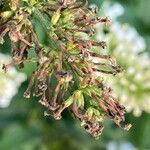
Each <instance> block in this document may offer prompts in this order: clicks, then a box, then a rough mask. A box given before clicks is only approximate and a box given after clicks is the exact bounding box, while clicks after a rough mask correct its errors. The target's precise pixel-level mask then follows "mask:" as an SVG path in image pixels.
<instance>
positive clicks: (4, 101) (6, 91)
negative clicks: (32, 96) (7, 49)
mask: <svg viewBox="0 0 150 150" xmlns="http://www.w3.org/2000/svg"><path fill="white" fill-rule="evenodd" d="M10 62H11V57H10V56H8V55H5V54H2V53H0V107H1V108H5V107H8V106H9V104H10V102H11V99H12V97H13V96H14V95H15V94H16V93H17V92H18V88H19V86H20V85H21V83H22V82H23V81H25V80H26V75H25V74H23V73H19V72H18V71H17V70H16V69H15V68H14V67H10V68H9V69H8V71H7V72H6V73H5V72H4V70H2V66H3V64H8V63H10Z"/></svg>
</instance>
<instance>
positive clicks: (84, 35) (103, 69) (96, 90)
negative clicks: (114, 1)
mask: <svg viewBox="0 0 150 150" xmlns="http://www.w3.org/2000/svg"><path fill="white" fill-rule="evenodd" d="M6 3H8V2H6ZM0 5H1V7H2V11H1V12H0V17H1V18H0V43H1V44H3V43H4V39H3V37H4V36H5V35H6V34H8V36H9V38H10V41H11V47H12V50H11V53H12V56H13V61H12V62H11V63H10V64H5V65H3V69H4V70H5V71H7V69H9V66H11V65H17V66H19V67H20V68H21V67H23V66H24V63H25V62H27V61H29V62H30V61H32V58H31V57H29V55H28V53H29V51H31V50H34V52H35V54H36V59H34V60H33V62H35V63H36V69H35V70H34V72H33V74H32V77H31V80H30V82H29V85H28V88H27V90H26V91H25V93H24V96H25V97H26V98H30V95H31V94H33V96H37V97H39V102H40V103H41V104H42V105H43V106H45V107H46V109H47V110H46V111H45V112H44V115H45V116H52V117H54V119H56V120H59V119H61V117H62V116H61V113H62V112H63V110H64V109H66V108H68V110H69V111H70V112H71V114H72V115H73V116H74V118H76V119H78V120H79V121H80V122H81V126H83V127H84V128H85V130H86V131H87V132H88V133H90V134H91V135H92V136H93V137H95V138H98V137H99V136H100V134H101V133H102V130H103V128H104V126H103V120H104V118H105V117H106V116H108V117H109V118H110V119H112V120H113V121H114V122H115V123H116V124H117V125H118V126H119V127H121V128H123V129H125V130H128V129H129V128H130V127H131V125H130V124H127V125H123V124H122V122H124V120H125V117H124V114H125V112H126V111H125V107H124V106H122V105H120V104H119V102H118V101H117V100H116V99H115V98H114V97H113V96H112V90H111V88H110V87H107V85H106V84H105V83H104V80H103V78H102V76H101V75H102V74H103V75H104V74H110V75H116V74H118V73H120V72H122V69H121V68H120V67H119V66H117V64H116V61H115V59H114V58H113V57H112V56H111V55H106V54H101V52H97V51H94V47H96V48H97V47H99V49H101V50H102V49H105V48H106V43H105V42H104V41H100V42H99V41H95V40H94V34H95V31H94V26H95V25H96V24H98V23H100V24H109V23H110V20H109V19H108V18H107V17H106V18H103V17H98V16H97V8H95V7H91V8H89V6H88V2H87V0H20V1H19V0H9V5H7V7H6V4H5V2H4V1H3V2H2V3H0ZM36 21H38V22H39V23H40V24H41V25H42V27H43V31H44V32H45V33H46V38H47V39H48V40H47V41H48V43H47V44H44V43H42V42H41V41H40V39H39V37H38V36H39V33H38V32H37V30H35V27H36V23H35V22H36ZM94 60H97V61H96V62H95V61H94Z"/></svg>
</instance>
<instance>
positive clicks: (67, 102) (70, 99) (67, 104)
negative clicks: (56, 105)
mask: <svg viewBox="0 0 150 150" xmlns="http://www.w3.org/2000/svg"><path fill="white" fill-rule="evenodd" d="M72 103H73V97H72V96H70V97H69V98H68V99H67V100H65V102H64V105H65V108H66V107H69V106H70V105H71V104H72Z"/></svg>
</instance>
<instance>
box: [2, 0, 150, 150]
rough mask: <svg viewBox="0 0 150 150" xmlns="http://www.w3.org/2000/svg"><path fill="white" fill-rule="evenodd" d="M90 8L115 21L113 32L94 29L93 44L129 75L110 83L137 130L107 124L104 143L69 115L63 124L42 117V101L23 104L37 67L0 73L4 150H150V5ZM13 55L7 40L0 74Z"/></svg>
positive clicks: (114, 0)
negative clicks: (100, 42)
mask: <svg viewBox="0 0 150 150" xmlns="http://www.w3.org/2000/svg"><path fill="white" fill-rule="evenodd" d="M89 3H90V4H91V5H93V4H94V5H97V6H98V7H99V8H100V11H99V15H100V16H107V17H110V18H111V19H112V25H111V26H109V27H108V26H105V27H102V26H96V27H95V28H96V30H97V35H96V37H95V38H97V39H98V40H101V39H103V40H104V39H105V40H106V42H108V49H109V50H110V53H112V55H114V57H116V58H117V61H118V63H119V64H120V65H121V66H123V68H124V69H125V73H124V74H123V75H121V76H118V77H115V79H114V77H113V78H111V77H106V78H109V80H110V83H109V84H110V85H111V86H113V87H114V88H113V90H114V94H115V95H116V96H118V98H119V99H120V102H121V103H122V104H124V105H125V106H126V107H127V111H128V114H127V116H126V117H127V122H131V123H132V125H133V127H132V128H131V130H130V131H128V132H125V131H123V130H121V129H120V128H117V127H116V126H115V125H114V124H113V123H112V122H111V121H109V120H108V121H106V122H105V124H106V125H105V130H104V132H103V134H102V135H101V137H100V139H99V140H95V139H93V138H92V137H91V136H90V135H89V134H87V133H86V132H85V130H84V129H82V128H81V127H80V124H79V123H78V122H77V121H75V120H73V119H72V118H71V117H70V115H69V114H68V113H67V112H64V113H63V119H61V121H55V120H54V119H52V118H50V117H44V116H43V111H44V108H43V107H42V106H41V105H40V104H39V103H38V99H36V98H31V99H30V100H28V99H25V98H23V92H24V91H25V90H26V88H27V85H28V81H29V78H30V76H31V73H32V70H33V69H34V64H33V65H31V64H30V65H28V64H27V65H26V66H25V68H24V69H22V70H21V71H20V70H19V71H18V70H17V69H16V68H11V69H10V70H9V71H8V72H7V73H6V74H5V73H4V72H3V71H2V70H0V150H150V142H149V138H150V58H149V57H150V19H149V18H150V13H149V12H148V11H149V6H150V1H149V0H147V1H146V0H132V1H131V0H109V1H108V0H89ZM39 29H40V27H39ZM43 36H44V35H43ZM41 38H42V35H41ZM9 52H10V42H9V41H8V40H7V37H6V39H5V44H4V45H3V46H0V68H1V67H2V64H4V63H5V64H7V63H8V62H10V61H11V57H10V54H9ZM27 66H28V67H27Z"/></svg>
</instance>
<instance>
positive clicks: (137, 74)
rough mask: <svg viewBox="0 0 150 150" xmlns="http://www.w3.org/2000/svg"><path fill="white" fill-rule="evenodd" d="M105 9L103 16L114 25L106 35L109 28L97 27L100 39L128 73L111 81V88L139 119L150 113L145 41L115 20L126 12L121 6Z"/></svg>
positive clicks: (134, 31) (130, 28)
mask: <svg viewBox="0 0 150 150" xmlns="http://www.w3.org/2000/svg"><path fill="white" fill-rule="evenodd" d="M103 8H104V14H105V15H111V18H114V21H115V22H114V23H113V24H112V25H111V26H109V28H107V32H106V28H103V27H101V26H100V25H99V26H97V33H98V34H97V38H98V39H99V38H102V37H103V38H105V39H106V40H107V41H108V43H109V44H108V47H109V49H110V50H111V52H112V55H113V56H114V57H115V58H116V60H117V62H118V64H119V65H121V66H122V67H123V68H124V69H125V70H126V71H125V72H124V73H123V74H121V75H119V76H117V77H116V78H113V79H112V78H109V81H110V85H111V86H113V87H114V88H113V90H114V93H116V96H118V97H119V100H120V102H121V104H123V105H124V106H125V107H126V109H127V111H128V112H131V111H133V114H134V115H135V116H140V115H141V114H142V112H143V111H145V112H147V113H150V108H149V107H148V106H149V104H150V95H149V93H150V76H149V74H150V59H149V57H148V54H146V52H144V50H145V49H146V44H145V41H144V39H143V38H142V37H141V36H140V35H139V34H138V32H137V31H136V30H135V28H133V27H131V26H129V25H127V24H121V23H120V22H118V21H117V20H116V19H117V16H120V15H121V14H122V13H123V8H122V6H121V5H119V4H118V3H116V4H114V5H112V6H110V5H109V3H104V7H103ZM102 32H103V35H102ZM106 78H107V77H106ZM107 79H108V78H107ZM122 89H124V90H122Z"/></svg>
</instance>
